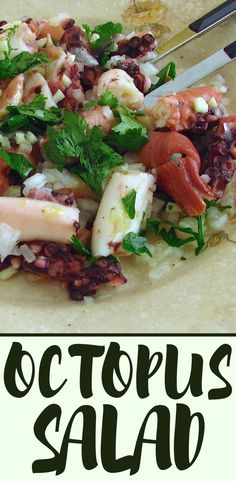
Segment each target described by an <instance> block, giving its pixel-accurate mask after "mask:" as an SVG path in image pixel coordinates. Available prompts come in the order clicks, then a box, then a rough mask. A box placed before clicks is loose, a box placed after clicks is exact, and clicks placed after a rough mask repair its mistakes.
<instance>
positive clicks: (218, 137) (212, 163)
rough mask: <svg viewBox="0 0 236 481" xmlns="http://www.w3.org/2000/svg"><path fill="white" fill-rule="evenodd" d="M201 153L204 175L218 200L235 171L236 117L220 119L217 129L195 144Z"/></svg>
mask: <svg viewBox="0 0 236 481" xmlns="http://www.w3.org/2000/svg"><path fill="white" fill-rule="evenodd" d="M195 145H196V146H197V148H198V150H199V151H200V152H201V154H202V155H201V158H202V168H201V171H202V173H204V174H207V175H209V177H210V179H211V180H210V182H209V185H210V187H211V189H212V191H213V193H214V195H215V196H216V197H218V198H220V197H222V195H223V193H224V191H225V188H226V186H227V184H228V183H229V182H230V181H231V179H232V177H233V174H234V172H235V169H236V116H229V117H222V118H221V119H220V121H219V124H218V127H217V128H216V129H215V130H213V131H212V132H209V135H208V136H206V137H203V138H202V143H201V142H200V143H198V142H197V140H196V144H195Z"/></svg>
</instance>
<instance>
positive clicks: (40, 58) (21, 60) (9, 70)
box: [0, 25, 49, 80]
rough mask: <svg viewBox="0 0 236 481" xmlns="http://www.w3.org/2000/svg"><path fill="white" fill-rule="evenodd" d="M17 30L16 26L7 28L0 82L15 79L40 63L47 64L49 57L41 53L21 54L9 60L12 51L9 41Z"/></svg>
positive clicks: (0, 67) (0, 64)
mask: <svg viewBox="0 0 236 481" xmlns="http://www.w3.org/2000/svg"><path fill="white" fill-rule="evenodd" d="M17 29H18V25H13V27H11V28H9V30H8V31H7V34H6V43H7V48H6V50H5V51H4V52H3V55H4V59H3V60H0V80H6V79H10V78H13V77H16V75H19V74H20V73H23V72H25V71H26V70H29V69H30V68H32V67H36V66H37V65H40V64H42V63H49V57H48V56H47V55H45V54H44V53H43V52H35V53H33V54H30V53H29V52H21V53H19V54H18V55H16V56H15V57H13V58H10V57H11V53H12V51H13V48H12V46H11V39H12V37H13V36H14V35H15V33H16V31H17Z"/></svg>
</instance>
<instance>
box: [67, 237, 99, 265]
mask: <svg viewBox="0 0 236 481" xmlns="http://www.w3.org/2000/svg"><path fill="white" fill-rule="evenodd" d="M70 243H71V244H72V246H73V247H74V248H75V250H76V251H78V252H80V254H83V255H84V256H85V257H87V258H88V259H89V260H90V261H91V260H93V259H94V257H93V256H92V254H91V252H89V250H88V249H87V247H86V246H85V245H84V243H83V242H82V241H81V240H80V239H79V238H78V237H76V235H73V236H72V237H71V241H70Z"/></svg>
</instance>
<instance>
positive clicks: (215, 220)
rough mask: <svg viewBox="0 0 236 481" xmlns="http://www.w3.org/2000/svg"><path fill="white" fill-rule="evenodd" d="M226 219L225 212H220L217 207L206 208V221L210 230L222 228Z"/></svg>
mask: <svg viewBox="0 0 236 481" xmlns="http://www.w3.org/2000/svg"><path fill="white" fill-rule="evenodd" d="M227 221H228V215H227V214H226V212H220V211H219V209H217V207H210V208H209V209H208V210H207V222H208V224H209V226H210V227H211V229H212V230H214V231H218V230H221V229H223V227H224V225H225V224H226V222H227Z"/></svg>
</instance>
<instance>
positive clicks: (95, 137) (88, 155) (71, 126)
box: [44, 111, 123, 197]
mask: <svg viewBox="0 0 236 481" xmlns="http://www.w3.org/2000/svg"><path fill="white" fill-rule="evenodd" d="M63 121H64V124H63V126H62V128H61V129H60V130H55V129H53V128H52V127H48V130H47V134H48V143H47V144H46V145H45V147H44V148H45V153H46V155H47V157H48V158H49V159H50V160H51V161H52V162H53V163H54V164H55V165H56V167H57V168H58V169H59V170H62V169H63V167H64V166H65V164H66V162H67V159H68V158H69V157H72V158H75V159H76V163H75V164H74V165H73V167H71V168H70V170H71V172H74V173H75V174H77V175H79V176H80V177H81V178H82V179H83V180H84V181H85V182H86V184H88V185H89V186H90V188H91V189H92V190H93V191H94V192H95V193H96V194H97V196H98V197H100V196H101V195H102V191H103V180H104V179H105V177H106V176H107V175H108V174H109V173H110V171H111V169H113V168H114V167H116V166H119V165H122V164H123V158H122V157H121V155H119V154H118V153H117V152H115V151H114V150H112V149H111V147H109V146H108V145H107V144H106V143H105V142H104V141H103V136H104V133H103V132H102V130H101V129H100V127H98V126H95V127H93V128H92V129H91V130H89V128H88V124H87V122H86V120H85V119H84V118H81V117H79V115H77V114H75V113H73V112H69V111H65V112H64V113H63Z"/></svg>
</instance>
